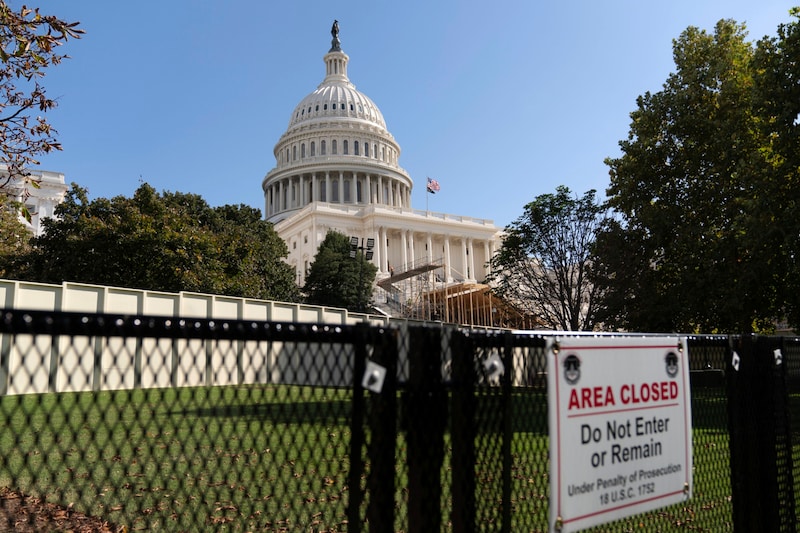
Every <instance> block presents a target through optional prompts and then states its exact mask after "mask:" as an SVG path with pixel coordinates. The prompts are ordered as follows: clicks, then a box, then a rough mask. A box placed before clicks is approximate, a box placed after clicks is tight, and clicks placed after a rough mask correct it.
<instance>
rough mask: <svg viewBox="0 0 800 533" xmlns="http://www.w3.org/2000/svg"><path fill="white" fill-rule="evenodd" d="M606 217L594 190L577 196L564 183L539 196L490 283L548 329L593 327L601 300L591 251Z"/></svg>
mask: <svg viewBox="0 0 800 533" xmlns="http://www.w3.org/2000/svg"><path fill="white" fill-rule="evenodd" d="M603 220H604V209H603V207H602V206H601V205H600V204H599V203H598V201H597V199H596V197H595V191H594V190H590V191H587V192H586V193H584V195H583V196H582V197H577V196H573V195H572V193H571V192H570V190H569V188H567V187H565V186H563V185H561V186H559V187H557V188H556V192H555V194H542V195H539V196H537V197H536V199H535V200H534V201H532V202H531V203H529V204H528V205H526V206H525V210H524V214H523V215H522V216H520V217H519V218H518V219H517V220H515V221H514V222H512V223H511V224H510V225H509V226H508V227H507V228H506V236H505V238H504V239H503V244H502V246H501V247H500V250H499V251H498V253H497V254H496V255H495V256H494V257H493V258H492V260H491V275H490V277H489V281H490V283H491V284H492V285H493V286H494V287H495V291H496V292H497V293H498V294H499V295H500V296H502V297H503V298H505V299H507V300H508V301H510V302H511V303H513V304H514V305H515V306H517V307H518V308H521V309H523V310H524V311H525V312H526V313H528V314H531V315H533V316H536V317H537V318H538V319H539V320H540V321H541V322H542V325H543V326H544V327H547V328H551V329H560V330H572V331H578V330H591V329H593V328H594V326H595V325H596V318H595V317H596V314H597V309H598V305H599V304H600V300H599V298H598V291H597V288H596V286H595V285H593V284H592V283H591V278H590V271H591V266H592V263H591V250H592V245H593V243H594V240H595V234H596V232H597V230H598V228H599V227H600V225H601V224H602V222H603Z"/></svg>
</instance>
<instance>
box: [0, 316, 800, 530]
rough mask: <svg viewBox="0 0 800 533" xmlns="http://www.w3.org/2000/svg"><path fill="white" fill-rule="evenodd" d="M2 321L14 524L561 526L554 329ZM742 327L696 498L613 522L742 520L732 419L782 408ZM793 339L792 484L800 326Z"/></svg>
mask: <svg viewBox="0 0 800 533" xmlns="http://www.w3.org/2000/svg"><path fill="white" fill-rule="evenodd" d="M2 317H3V320H2V321H0V531H56V530H64V531H67V530H74V531H121V530H123V529H124V530H128V531H136V530H142V531H144V530H146V531H150V530H160V531H204V530H215V531H314V532H322V531H328V532H334V531H389V530H392V531H425V532H427V531H457V532H461V531H509V532H512V531H513V532H517V531H530V532H539V531H547V530H548V517H549V509H548V505H549V490H550V479H549V436H548V405H547V403H548V395H547V368H546V364H545V348H546V344H547V337H546V336H545V335H541V334H528V333H520V332H515V333H512V332H483V331H465V330H460V329H457V328H448V327H441V326H434V325H424V326H423V325H419V326H416V325H408V324H400V325H398V326H397V327H391V328H387V327H378V326H369V325H366V324H363V325H357V326H330V325H328V326H325V325H312V324H279V323H270V322H248V321H213V320H204V319H198V320H194V319H175V318H171V319H170V318H141V317H140V318H126V317H112V316H107V315H78V314H68V313H37V312H27V313H26V312H20V311H7V312H3V315H2ZM732 339H734V338H729V337H723V336H697V337H690V338H689V363H690V378H691V402H692V428H693V446H694V450H693V458H694V464H693V469H694V492H693V497H692V499H691V500H690V501H688V502H685V503H683V504H680V505H673V506H671V507H667V508H664V509H660V510H657V511H652V512H649V513H646V514H643V515H637V516H634V517H630V518H627V519H624V520H621V521H618V522H614V523H611V524H606V525H604V526H602V527H598V528H595V530H596V531H619V532H624V531H633V530H637V531H639V530H641V531H677V530H683V529H690V530H694V531H728V530H731V529H733V521H734V513H733V502H732V498H733V494H735V493H736V492H735V490H734V489H733V487H732V482H731V477H732V471H731V465H732V464H734V466H736V465H735V463H736V462H735V461H733V460H732V454H731V448H732V437H731V433H730V431H731V430H730V426H729V424H730V423H736V420H737V417H740V416H741V415H742V414H743V413H744V414H745V416H767V415H766V414H764V413H760V414H759V413H752V414H750V415H747V413H748V412H749V411H747V409H749V408H750V407H748V406H752V405H754V404H752V402H751V398H750V397H748V396H747V395H746V394H745V395H743V394H742V393H741V391H742V390H745V389H737V388H736V387H733V386H732V385H731V383H732V379H733V378H732V376H731V372H732V370H731V357H732V353H733V348H732V346H733V342H734V341H733V340H732ZM782 347H783V352H784V361H785V365H784V366H783V367H782V369H781V370H780V372H781V373H773V374H770V376H773V377H771V378H769V379H776V380H779V381H775V382H774V383H782V382H783V381H780V380H785V383H786V386H787V390H788V394H784V395H783V396H781V395H780V394H778V393H777V392H775V393H774V397H772V398H771V399H770V401H771V402H773V403H774V405H775V408H774V411H775V412H774V413H772V415H771V416H773V417H774V418H775V419H776V422H775V424H777V425H776V426H775V427H776V428H778V430H779V432H780V431H783V432H784V433H785V436H781V437H778V438H776V440H775V442H774V446H773V447H774V449H775V450H777V455H776V457H775V459H776V460H775V469H776V471H777V475H776V476H774V477H775V479H776V483H777V484H779V485H780V487H781V492H780V494H784V495H787V494H788V495H792V494H796V493H797V491H798V490H800V487H798V480H800V472H798V468H800V460H798V459H797V458H796V457H794V455H795V447H792V443H797V442H798V439H797V438H798V435H797V434H796V432H797V431H798V429H797V428H800V420H799V419H798V418H800V415H798V412H800V409H798V405H800V404H799V403H798V398H799V397H800V390H798V389H800V370H799V369H800V341H799V340H798V339H784V340H783V344H782ZM783 372H785V374H783ZM771 383H772V382H771ZM770 386H771V385H770ZM767 389H768V390H769V391H771V392H770V394H773V392H774V391H773V389H769V388H767ZM775 390H777V389H775ZM737 391H738V392H737ZM732 394H733V396H731V395H732ZM781 401H783V402H784V403H783V404H781V405H784V407H780V405H779V404H780V402H781ZM770 405H772V404H770ZM781 409H784V410H785V411H787V413H788V416H785V417H783V418H786V419H788V420H789V422H788V426H786V424H784V426H780V424H778V421H779V419H781V418H782V417H781V413H780V412H778V411H780V410H781ZM737 413H738V414H737ZM781 428H783V429H781ZM792 431H794V432H795V433H792ZM781 450H783V451H781ZM787 450H791V452H788V451H787ZM744 460H745V461H746V456H745V459H744ZM779 462H780V464H778V463H779ZM741 468H746V465H745V466H743V467H741ZM787 484H788V485H789V486H788V487H785V485H787ZM785 504H786V505H788V506H790V508H791V510H792V512H793V513H794V514H793V515H791V516H798V515H797V508H796V507H797V500H796V499H795V500H794V501H793V502H788V501H787V502H785ZM782 520H783V519H782ZM81 528H82V529H81Z"/></svg>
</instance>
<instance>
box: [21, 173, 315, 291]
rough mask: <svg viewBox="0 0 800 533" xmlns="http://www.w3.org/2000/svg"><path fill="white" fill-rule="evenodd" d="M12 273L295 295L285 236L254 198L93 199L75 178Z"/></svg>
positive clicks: (149, 191) (145, 190)
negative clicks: (248, 202) (222, 201)
mask: <svg viewBox="0 0 800 533" xmlns="http://www.w3.org/2000/svg"><path fill="white" fill-rule="evenodd" d="M56 213H57V215H58V216H59V217H60V219H58V220H54V219H48V220H46V221H45V222H44V225H45V228H46V231H45V234H44V235H42V236H41V237H38V238H35V239H33V241H32V244H33V249H32V250H31V251H30V253H28V254H26V255H25V256H24V257H21V258H19V259H18V260H17V262H16V269H15V271H14V272H12V274H13V276H14V277H17V278H20V279H30V280H36V281H42V282H51V283H60V282H62V281H65V280H66V281H77V282H83V283H96V284H103V285H115V286H123V287H133V288H139V289H150V290H162V291H196V292H206V293H213V294H226V295H229V296H243V297H250V298H263V299H276V300H284V301H297V300H298V299H299V293H298V291H297V288H296V285H295V284H294V281H293V273H292V270H291V268H290V267H289V266H288V265H287V264H286V263H284V262H283V261H282V258H284V257H285V256H286V255H287V249H286V245H285V243H284V242H283V241H282V240H281V239H280V238H279V237H278V236H277V234H276V233H275V232H274V230H273V229H272V226H271V225H270V224H269V223H267V222H264V221H263V220H261V216H260V213H259V211H258V210H257V209H253V208H251V207H248V206H244V205H241V206H230V205H226V206H223V207H217V208H212V207H210V206H209V205H208V204H207V203H206V201H205V200H203V199H202V198H201V197H200V196H198V195H194V194H184V193H172V192H165V193H164V194H163V195H160V194H158V193H157V192H156V191H155V190H154V189H153V188H152V187H151V186H149V185H147V184H144V185H142V186H141V187H139V189H138V190H137V191H136V192H135V193H134V195H133V197H132V198H125V197H122V196H117V197H115V198H112V199H110V200H109V199H106V198H99V199H96V200H93V201H91V202H90V201H89V200H88V198H87V196H86V191H85V190H83V189H81V188H79V187H77V186H76V185H74V184H73V186H72V189H71V190H70V191H69V192H68V193H67V197H66V199H65V201H64V203H62V204H61V205H60V206H59V207H58V209H57V211H56Z"/></svg>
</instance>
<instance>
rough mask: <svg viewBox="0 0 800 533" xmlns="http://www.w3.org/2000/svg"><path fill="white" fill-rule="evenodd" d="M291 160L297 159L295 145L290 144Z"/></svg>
mask: <svg viewBox="0 0 800 533" xmlns="http://www.w3.org/2000/svg"><path fill="white" fill-rule="evenodd" d="M292 160H293V161H297V146H292Z"/></svg>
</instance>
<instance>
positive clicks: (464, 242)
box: [461, 238, 469, 280]
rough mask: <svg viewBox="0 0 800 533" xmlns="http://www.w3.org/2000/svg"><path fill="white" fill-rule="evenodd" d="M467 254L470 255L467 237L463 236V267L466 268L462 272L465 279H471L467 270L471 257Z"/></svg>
mask: <svg viewBox="0 0 800 533" xmlns="http://www.w3.org/2000/svg"><path fill="white" fill-rule="evenodd" d="M467 255H468V254H467V239H466V238H462V239H461V268H462V269H464V271H463V272H462V274H463V275H464V279H465V280H466V279H469V273H468V272H467V270H469V266H468V265H469V258H468V257H467Z"/></svg>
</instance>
